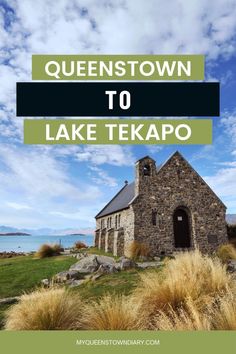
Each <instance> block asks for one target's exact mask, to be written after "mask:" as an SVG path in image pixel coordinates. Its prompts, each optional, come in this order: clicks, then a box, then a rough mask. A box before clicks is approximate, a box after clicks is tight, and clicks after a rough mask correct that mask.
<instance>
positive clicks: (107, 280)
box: [72, 269, 143, 300]
mask: <svg viewBox="0 0 236 354" xmlns="http://www.w3.org/2000/svg"><path fill="white" fill-rule="evenodd" d="M140 272H143V270H136V269H131V270H126V271H121V272H119V273H114V274H109V275H104V276H102V277H101V278H99V279H97V280H95V281H88V282H86V283H83V284H81V285H80V286H78V287H76V288H73V290H72V291H78V293H79V294H80V296H81V297H82V298H83V299H85V300H87V299H97V298H98V297H100V296H102V295H104V294H107V293H115V294H125V295H128V294H130V293H131V291H132V290H133V289H134V288H135V287H136V286H137V283H138V281H139V274H140Z"/></svg>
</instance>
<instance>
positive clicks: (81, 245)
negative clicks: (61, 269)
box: [74, 241, 88, 250]
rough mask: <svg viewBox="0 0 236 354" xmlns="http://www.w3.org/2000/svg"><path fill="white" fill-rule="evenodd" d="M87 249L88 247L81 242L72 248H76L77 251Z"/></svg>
mask: <svg viewBox="0 0 236 354" xmlns="http://www.w3.org/2000/svg"><path fill="white" fill-rule="evenodd" d="M87 247H88V246H87V245H86V244H85V243H83V242H81V241H77V242H75V244H74V248H76V249H77V250H80V249H81V248H87Z"/></svg>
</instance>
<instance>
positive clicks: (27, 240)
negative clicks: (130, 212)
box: [0, 235, 94, 252]
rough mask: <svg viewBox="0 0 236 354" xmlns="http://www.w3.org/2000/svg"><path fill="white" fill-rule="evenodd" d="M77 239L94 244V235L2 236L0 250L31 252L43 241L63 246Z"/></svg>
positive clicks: (87, 243) (69, 245) (89, 244)
mask: <svg viewBox="0 0 236 354" xmlns="http://www.w3.org/2000/svg"><path fill="white" fill-rule="evenodd" d="M76 241H81V242H84V243H85V244H86V245H87V246H93V242H94V236H93V235H85V236H78V235H77V236H76V235H63V236H62V235H60V236H55V235H42V236H33V235H32V236H0V252H4V251H6V252H11V251H15V252H31V251H37V250H38V248H39V246H41V245H42V244H43V243H60V242H61V244H62V246H63V247H71V246H73V244H74V243H75V242H76Z"/></svg>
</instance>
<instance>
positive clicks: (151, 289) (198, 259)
mask: <svg viewBox="0 0 236 354" xmlns="http://www.w3.org/2000/svg"><path fill="white" fill-rule="evenodd" d="M234 286H235V283H234V282H233V281H232V278H231V276H230V275H229V274H227V272H226V268H225V266H223V265H222V263H221V262H220V260H219V259H217V258H215V259H211V258H210V257H208V256H203V255H202V254H201V253H200V252H199V251H194V252H189V253H184V254H180V255H179V256H178V257H176V259H174V260H170V261H169V262H168V263H167V264H166V266H165V267H164V269H163V271H162V272H157V271H152V272H148V273H144V274H141V283H140V285H139V286H138V287H137V289H136V290H135V293H134V296H135V297H136V299H137V301H140V302H141V307H140V308H141V309H142V312H143V315H144V318H145V322H147V323H148V322H149V324H150V325H151V324H152V319H153V317H155V315H156V314H157V313H158V312H159V311H165V309H167V308H172V309H173V310H174V311H176V310H178V309H179V308H183V309H185V305H186V299H188V298H191V299H192V300H193V301H194V304H195V306H197V308H199V310H201V308H202V307H203V306H205V305H206V304H207V303H209V302H211V301H212V298H214V297H216V296H217V295H222V294H226V293H227V291H228V289H230V288H233V287H234Z"/></svg>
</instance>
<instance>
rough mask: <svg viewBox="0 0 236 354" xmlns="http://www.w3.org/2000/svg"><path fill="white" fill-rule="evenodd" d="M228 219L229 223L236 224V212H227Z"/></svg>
mask: <svg viewBox="0 0 236 354" xmlns="http://www.w3.org/2000/svg"><path fill="white" fill-rule="evenodd" d="M226 221H227V222H228V223H229V224H236V214H227V215H226Z"/></svg>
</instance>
